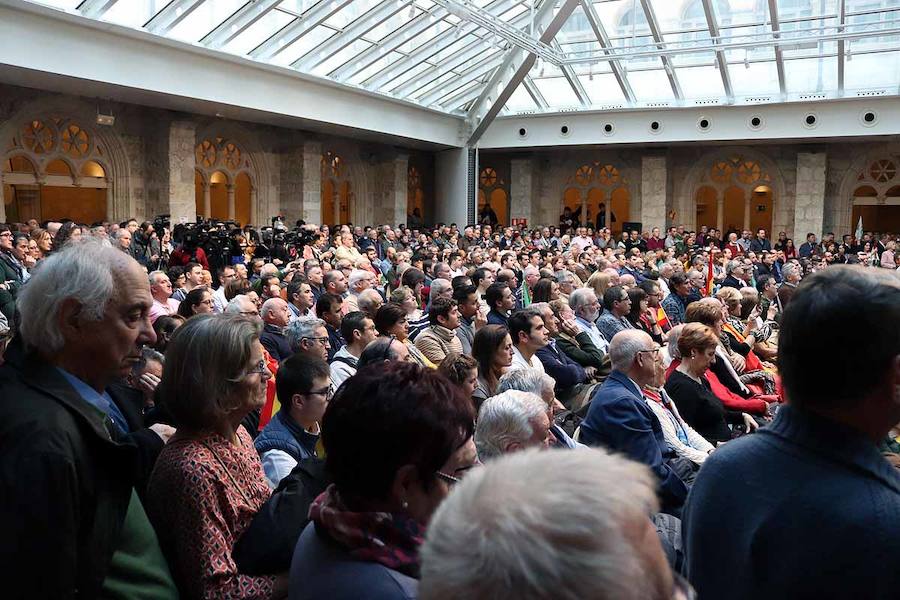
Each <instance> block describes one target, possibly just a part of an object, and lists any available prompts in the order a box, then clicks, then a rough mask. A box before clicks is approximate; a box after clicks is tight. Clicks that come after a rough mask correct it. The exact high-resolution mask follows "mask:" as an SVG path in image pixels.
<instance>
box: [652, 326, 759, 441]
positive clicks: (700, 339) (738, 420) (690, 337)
mask: <svg viewBox="0 0 900 600" xmlns="http://www.w3.org/2000/svg"><path fill="white" fill-rule="evenodd" d="M718 344H719V339H718V338H717V337H716V333H715V331H713V329H712V328H711V327H707V326H706V325H703V324H701V323H687V324H686V325H685V326H684V328H683V329H682V330H681V335H680V336H679V337H678V355H679V356H681V361H680V363H679V364H678V366H677V367H676V368H675V369H674V370H673V371H672V373H671V374H670V375H669V378H668V379H667V380H666V385H665V390H666V393H668V395H669V397H671V398H672V400H673V401H674V402H675V405H676V406H677V407H678V412H679V413H680V414H681V415H682V416H683V417H684V420H685V421H686V422H687V423H688V424H689V425H690V426H691V427H693V428H694V429H695V430H696V431H697V432H698V433H699V434H700V435H702V436H703V437H704V438H706V440H707V441H709V442H710V443H711V444H717V443H719V442H727V441H728V440H730V439H731V438H732V437H733V436H732V432H731V429H729V427H728V424H729V423H730V424H732V425H743V426H744V427H745V429H746V431H747V432H748V433H749V432H751V431H754V430H755V429H756V428H757V424H756V421H754V420H753V417H751V416H750V415H749V414H747V413H742V412H739V411H736V410H730V409H728V408H726V407H725V406H724V405H723V404H722V401H721V400H719V398H717V397H716V396H715V395H714V394H713V392H712V389H711V388H710V385H709V381H708V380H707V379H706V378H705V377H704V375H705V374H706V370H707V369H708V368H709V366H710V364H712V363H713V362H714V361H715V360H716V346H717V345H718Z"/></svg>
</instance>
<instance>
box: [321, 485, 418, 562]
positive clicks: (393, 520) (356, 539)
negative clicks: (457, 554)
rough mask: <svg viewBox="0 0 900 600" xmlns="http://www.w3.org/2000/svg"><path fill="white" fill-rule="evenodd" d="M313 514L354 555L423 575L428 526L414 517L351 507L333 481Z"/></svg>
mask: <svg viewBox="0 0 900 600" xmlns="http://www.w3.org/2000/svg"><path fill="white" fill-rule="evenodd" d="M309 518H310V519H311V520H312V521H313V522H314V523H315V524H316V528H317V530H318V531H320V532H323V533H325V534H327V535H328V536H329V537H330V538H331V539H333V540H334V541H335V542H337V543H338V544H340V545H342V546H344V547H345V548H347V549H348V550H349V551H350V555H351V556H352V557H353V558H355V559H357V560H362V561H367V562H376V563H379V564H382V565H384V566H385V567H388V568H389V569H394V570H395V571H399V572H401V573H403V574H405V575H409V576H410V577H413V578H416V579H418V578H419V546H421V545H422V543H423V542H424V541H425V528H424V527H422V526H421V525H419V523H418V522H416V521H414V520H413V519H411V518H410V517H408V516H406V515H401V514H397V513H386V512H352V511H349V510H347V508H346V507H345V506H344V504H343V502H341V499H340V495H339V494H338V492H337V489H336V488H335V486H334V485H333V484H332V485H330V486H328V489H326V490H325V491H324V492H323V493H322V494H321V495H320V496H319V497H318V498H316V499H315V501H314V502H313V503H312V505H311V506H310V507H309Z"/></svg>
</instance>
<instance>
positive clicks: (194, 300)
mask: <svg viewBox="0 0 900 600" xmlns="http://www.w3.org/2000/svg"><path fill="white" fill-rule="evenodd" d="M212 312H213V297H212V294H211V293H210V291H209V288H208V287H206V286H200V287H196V288H194V289H192V290H191V291H190V292H188V294H187V296H185V297H184V300H182V301H181V304H179V305H178V314H179V315H181V316H182V317H184V318H185V319H190V318H191V317H193V316H194V315H205V314H210V313H212Z"/></svg>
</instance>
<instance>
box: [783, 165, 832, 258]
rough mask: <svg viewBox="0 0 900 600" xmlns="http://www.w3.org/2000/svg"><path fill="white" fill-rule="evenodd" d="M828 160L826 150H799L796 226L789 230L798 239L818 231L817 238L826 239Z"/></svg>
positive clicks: (803, 238) (795, 209)
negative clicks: (824, 225) (823, 234)
mask: <svg viewBox="0 0 900 600" xmlns="http://www.w3.org/2000/svg"><path fill="white" fill-rule="evenodd" d="M827 163H828V156H827V155H826V154H825V153H824V152H815V153H813V152H801V153H799V154H797V192H796V193H795V195H794V230H793V232H789V233H788V235H789V236H792V237H793V239H795V240H805V239H806V234H807V233H815V234H816V238H817V239H822V226H823V223H824V220H825V175H826V168H827Z"/></svg>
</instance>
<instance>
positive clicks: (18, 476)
mask: <svg viewBox="0 0 900 600" xmlns="http://www.w3.org/2000/svg"><path fill="white" fill-rule="evenodd" d="M6 360H7V362H6V363H5V364H4V365H3V366H2V367H0V532H2V534H0V576H2V579H3V581H4V582H5V589H4V593H3V595H4V597H6V598H20V597H26V598H54V599H57V598H95V597H97V596H98V593H99V591H100V588H101V585H102V583H103V580H104V579H105V578H106V574H107V571H108V569H109V562H110V559H111V557H112V554H113V552H114V550H115V549H116V548H117V547H118V544H119V534H120V532H121V530H122V525H123V522H124V520H125V513H126V511H127V509H128V503H129V501H130V499H131V494H132V489H133V488H134V479H135V478H134V474H133V471H134V464H135V460H136V449H135V446H134V445H133V444H132V443H131V442H129V441H127V440H125V441H117V440H115V439H114V436H115V433H111V431H110V430H108V429H107V428H106V427H105V426H104V423H103V421H102V420H101V418H100V417H99V415H98V413H97V411H96V410H94V409H93V408H92V407H91V406H90V405H88V404H87V403H85V402H84V401H83V400H82V399H81V397H80V396H79V395H78V393H77V392H76V391H75V390H74V389H73V388H72V387H71V386H70V385H69V383H68V382H67V381H66V380H65V378H64V377H63V376H62V375H61V374H60V373H59V372H58V371H57V370H56V369H55V368H54V367H53V366H52V365H50V364H48V363H46V362H45V361H44V360H43V359H41V358H39V357H38V356H36V355H33V354H28V355H25V354H24V353H23V352H22V349H21V347H20V346H19V345H18V344H14V345H13V346H11V347H10V349H9V350H8V352H7V356H6ZM111 395H112V394H111ZM113 431H114V430H113Z"/></svg>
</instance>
